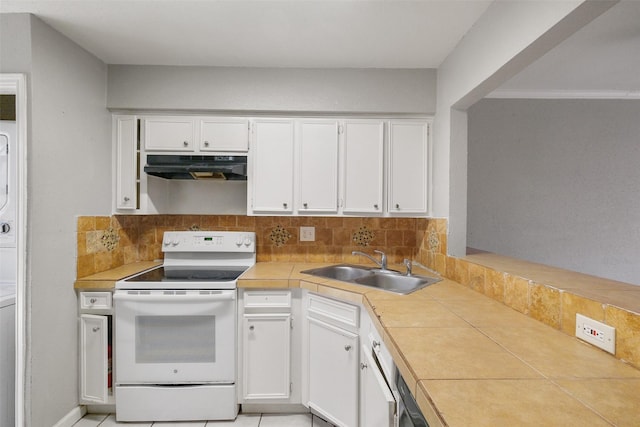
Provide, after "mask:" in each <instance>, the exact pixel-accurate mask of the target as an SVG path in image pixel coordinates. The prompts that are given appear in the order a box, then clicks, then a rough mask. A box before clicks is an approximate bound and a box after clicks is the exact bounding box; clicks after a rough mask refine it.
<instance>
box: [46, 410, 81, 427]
mask: <svg viewBox="0 0 640 427" xmlns="http://www.w3.org/2000/svg"><path fill="white" fill-rule="evenodd" d="M86 413H87V408H86V407H84V406H76V407H75V408H73V409H72V410H70V411H69V413H68V414H67V415H65V416H64V417H62V418H60V421H58V422H57V423H55V424H54V425H53V427H71V426H72V425H74V424H75V423H77V422H78V421H79V420H80V419H81V418H82V417H84V416H85V414H86Z"/></svg>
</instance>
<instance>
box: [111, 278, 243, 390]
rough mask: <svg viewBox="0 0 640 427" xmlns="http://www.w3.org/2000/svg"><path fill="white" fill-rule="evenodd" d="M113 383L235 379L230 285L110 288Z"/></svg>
mask: <svg viewBox="0 0 640 427" xmlns="http://www.w3.org/2000/svg"><path fill="white" fill-rule="evenodd" d="M113 299H114V301H115V319H116V320H115V371H116V384H118V385H124V384H204V383H228V384H232V383H234V382H235V359H236V357H235V354H236V352H235V348H236V340H235V331H236V326H235V325H236V320H235V319H236V290H235V289H234V290H218V291H213V290H211V291H198V290H153V291H137V290H116V292H115V294H114V297H113Z"/></svg>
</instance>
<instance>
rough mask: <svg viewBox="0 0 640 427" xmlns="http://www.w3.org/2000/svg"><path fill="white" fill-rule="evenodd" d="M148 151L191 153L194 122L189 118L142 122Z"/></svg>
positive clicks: (153, 118) (145, 146) (156, 119)
mask: <svg viewBox="0 0 640 427" xmlns="http://www.w3.org/2000/svg"><path fill="white" fill-rule="evenodd" d="M144 148H146V149H147V150H148V151H193V150H194V148H195V146H194V121H193V119H192V118H189V117H152V118H147V119H145V121H144Z"/></svg>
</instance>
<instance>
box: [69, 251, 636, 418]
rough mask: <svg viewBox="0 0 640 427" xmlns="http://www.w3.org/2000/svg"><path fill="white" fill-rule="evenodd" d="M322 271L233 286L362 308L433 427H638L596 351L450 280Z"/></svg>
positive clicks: (286, 271)
mask: <svg viewBox="0 0 640 427" xmlns="http://www.w3.org/2000/svg"><path fill="white" fill-rule="evenodd" d="M160 264H161V262H160V261H158V262H138V263H134V264H129V265H125V266H122V267H118V268H115V269H112V270H109V271H105V272H103V273H98V274H94V275H91V276H87V277H83V278H80V279H78V280H76V282H75V288H76V289H77V290H84V289H93V290H108V289H113V288H114V286H115V282H116V281H117V280H120V279H122V278H124V277H127V276H130V275H133V274H136V273H139V272H141V271H144V270H147V269H149V268H152V267H155V266H156V265H160ZM324 265H330V264H328V263H327V264H321V263H315V264H305V263H275V262H262V263H257V264H256V265H255V266H254V267H252V268H251V269H249V270H248V271H246V272H245V273H244V274H243V275H242V276H241V277H240V279H239V281H238V287H239V288H263V289H264V288H267V289H268V288H297V287H301V288H305V289H308V290H311V291H313V292H317V293H319V294H322V295H326V296H329V297H334V298H339V299H342V300H346V301H351V302H354V303H361V304H362V305H363V306H364V307H365V309H366V310H367V311H368V312H369V314H370V316H371V319H372V320H373V323H374V325H375V327H376V328H377V329H378V331H379V332H380V334H381V336H382V337H383V340H384V342H385V344H386V345H387V347H388V348H389V351H390V352H391V354H392V356H393V359H394V361H395V363H396V364H397V365H398V369H399V370H400V372H401V374H402V376H403V377H404V379H405V380H406V382H407V384H408V385H409V387H410V388H411V390H412V392H413V394H414V396H415V397H416V400H417V401H418V405H419V406H420V408H421V409H422V412H423V414H424V415H425V417H426V418H427V421H428V422H429V425H430V426H432V427H436V426H443V427H444V426H449V427H458V426H460V427H467V426H470V425H474V426H492V427H495V426H515V425H517V426H519V427H520V426H541V425H543V426H569V425H589V426H612V425H613V426H634V427H635V426H639V425H640V370H638V369H636V368H634V367H632V366H630V365H628V364H626V363H624V362H622V361H620V360H618V359H616V358H614V357H613V356H610V355H608V354H607V353H605V352H603V351H602V350H599V349H596V348H595V347H592V346H590V345H589V344H586V343H583V342H582V341H579V340H578V339H576V338H573V337H570V336H568V335H566V334H564V333H562V332H560V331H558V330H556V329H553V328H551V327H549V326H546V325H544V324H542V323H540V322H538V321H536V320H534V319H532V318H530V317H528V316H525V315H524V314H521V313H519V312H517V311H515V310H513V309H511V308H509V307H507V306H505V305H503V304H501V303H499V302H497V301H494V300H492V299H490V298H488V297H486V296H484V295H482V294H480V293H478V292H475V291H473V290H471V289H469V288H467V287H465V286H462V285H460V284H458V283H456V282H453V281H451V280H447V279H444V280H442V281H440V282H438V283H436V284H434V285H431V286H428V287H426V288H423V289H420V290H418V291H416V292H413V293H411V294H409V295H397V294H393V293H390V292H384V291H378V290H372V289H371V288H368V287H364V286H357V285H350V284H348V283H345V282H339V281H335V280H330V279H324V278H319V277H314V276H310V275H307V274H303V273H301V271H303V270H306V269H309V268H316V267H321V266H324ZM391 268H396V269H398V270H400V271H403V267H399V266H391ZM414 273H415V274H422V275H427V276H433V274H431V273H429V272H428V271H426V270H422V269H421V268H420V267H419V266H414Z"/></svg>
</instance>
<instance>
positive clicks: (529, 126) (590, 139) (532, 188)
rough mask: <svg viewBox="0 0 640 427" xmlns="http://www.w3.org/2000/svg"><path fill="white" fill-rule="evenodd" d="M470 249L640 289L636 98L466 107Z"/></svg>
mask: <svg viewBox="0 0 640 427" xmlns="http://www.w3.org/2000/svg"><path fill="white" fill-rule="evenodd" d="M468 189H469V190H468V219H467V226H468V235H467V246H469V247H473V248H477V249H484V250H488V251H491V252H496V253H499V254H503V255H508V256H513V257H516V258H521V259H525V260H529V261H534V262H539V263H543V264H548V265H552V266H557V267H561V268H566V269H569V270H574V271H579V272H584V273H588V274H592V275H595V276H600V277H605V278H610V279H614V280H620V281H623V282H628V283H633V284H636V285H640V101H638V100H500V99H486V100H482V101H480V102H479V103H477V104H476V105H474V106H473V107H471V108H470V109H469V158H468Z"/></svg>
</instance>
